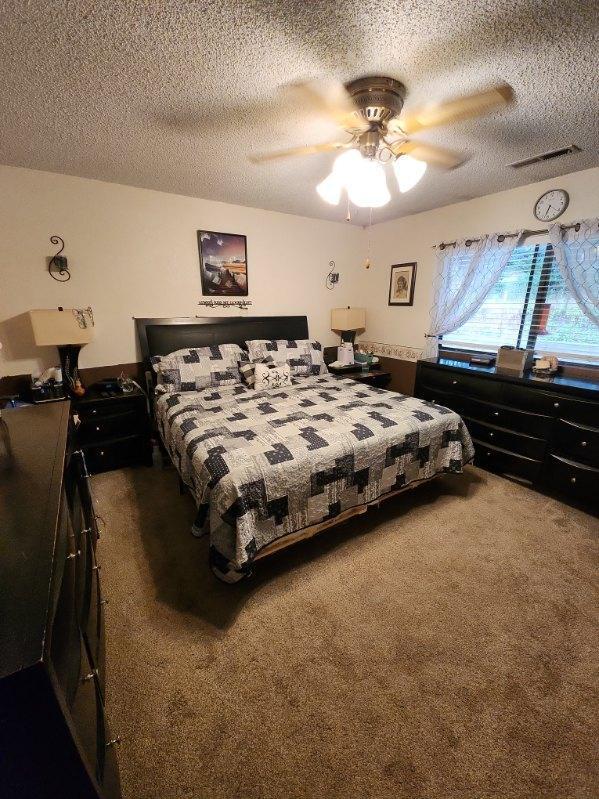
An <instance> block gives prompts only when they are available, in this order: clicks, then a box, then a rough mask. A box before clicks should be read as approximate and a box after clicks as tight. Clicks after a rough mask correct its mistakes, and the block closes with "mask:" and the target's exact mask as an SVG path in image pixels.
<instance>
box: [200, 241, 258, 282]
mask: <svg viewBox="0 0 599 799" xmlns="http://www.w3.org/2000/svg"><path fill="white" fill-rule="evenodd" d="M198 248H199V251H200V275H201V278H202V294H204V296H208V297H247V294H248V272H247V239H246V237H245V236H243V235H241V234H240V233H216V232H214V231H213V230H198Z"/></svg>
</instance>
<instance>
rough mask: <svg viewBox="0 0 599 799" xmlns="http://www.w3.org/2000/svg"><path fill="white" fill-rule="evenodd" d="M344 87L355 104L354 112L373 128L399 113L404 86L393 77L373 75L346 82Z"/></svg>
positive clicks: (382, 124)
mask: <svg viewBox="0 0 599 799" xmlns="http://www.w3.org/2000/svg"><path fill="white" fill-rule="evenodd" d="M345 88H346V89H347V91H348V92H349V94H350V95H351V98H352V100H353V102H354V105H355V106H356V113H357V114H358V115H359V116H360V117H362V118H363V119H365V120H366V122H368V124H369V125H371V126H372V128H373V129H375V130H376V129H380V128H381V127H383V126H384V125H386V124H387V123H388V122H389V120H390V119H393V118H394V117H397V116H399V115H400V113H401V109H402V108H403V104H404V100H405V97H406V87H405V86H404V85H403V83H401V82H400V81H398V80H395V79H394V78H387V77H383V76H380V75H373V76H370V77H366V78H358V79H357V80H353V81H351V82H350V83H347V84H346V86H345Z"/></svg>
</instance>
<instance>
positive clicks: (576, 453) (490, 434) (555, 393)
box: [416, 359, 599, 507]
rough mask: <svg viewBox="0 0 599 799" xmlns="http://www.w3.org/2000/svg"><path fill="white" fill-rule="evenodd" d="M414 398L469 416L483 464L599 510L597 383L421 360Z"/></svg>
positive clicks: (441, 360)
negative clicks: (520, 375) (598, 505)
mask: <svg viewBox="0 0 599 799" xmlns="http://www.w3.org/2000/svg"><path fill="white" fill-rule="evenodd" d="M416 396H418V397H421V398H422V399H425V400H428V401H430V402H435V403H438V404H440V405H444V406H446V407H448V408H451V409H452V410H455V411H456V412H457V413H459V414H460V415H461V416H462V417H463V419H464V421H465V422H466V426H467V427H468V430H469V431H470V435H471V436H472V438H473V440H474V445H475V449H476V458H475V463H476V464H477V465H478V466H482V467H484V468H488V469H490V470H492V471H498V472H500V473H502V474H505V475H507V476H511V477H515V478H517V479H519V480H522V481H525V482H527V483H529V484H531V485H532V486H534V487H536V488H539V489H543V490H550V491H555V492H557V493H558V494H560V495H561V496H562V497H565V498H571V499H575V500H580V501H582V502H584V503H585V504H588V505H590V506H591V507H597V504H598V499H599V385H598V384H596V383H593V382H592V381H585V380H582V379H576V378H571V379H568V378H565V377H562V378H553V379H552V380H550V381H548V380H541V379H534V378H518V377H512V376H506V375H501V374H497V373H496V372H495V370H494V369H484V368H483V369H481V368H476V367H470V366H469V365H468V364H467V363H464V362H456V361H447V360H444V359H440V360H439V361H426V360H423V361H419V362H418V369H417V374H416Z"/></svg>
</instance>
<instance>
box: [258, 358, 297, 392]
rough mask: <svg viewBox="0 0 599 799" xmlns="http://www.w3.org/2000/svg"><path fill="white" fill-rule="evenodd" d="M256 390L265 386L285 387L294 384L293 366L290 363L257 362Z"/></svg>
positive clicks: (260, 389)
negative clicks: (292, 381)
mask: <svg viewBox="0 0 599 799" xmlns="http://www.w3.org/2000/svg"><path fill="white" fill-rule="evenodd" d="M254 377H255V383H254V388H255V389H256V391H262V390H263V389H265V388H285V387H286V386H290V385H292V383H291V367H290V366H289V364H288V363H282V364H275V363H257V364H256V369H255V372H254Z"/></svg>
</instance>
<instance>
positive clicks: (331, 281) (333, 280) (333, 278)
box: [324, 261, 339, 291]
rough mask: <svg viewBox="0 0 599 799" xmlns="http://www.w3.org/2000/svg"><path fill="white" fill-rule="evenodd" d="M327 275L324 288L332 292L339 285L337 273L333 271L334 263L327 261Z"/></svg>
mask: <svg viewBox="0 0 599 799" xmlns="http://www.w3.org/2000/svg"><path fill="white" fill-rule="evenodd" d="M329 270H330V271H329V274H328V275H327V276H326V278H325V281H324V283H325V286H326V287H327V288H328V289H329V291H332V290H333V289H334V288H335V286H336V285H337V283H339V272H337V271H336V269H335V261H329Z"/></svg>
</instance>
